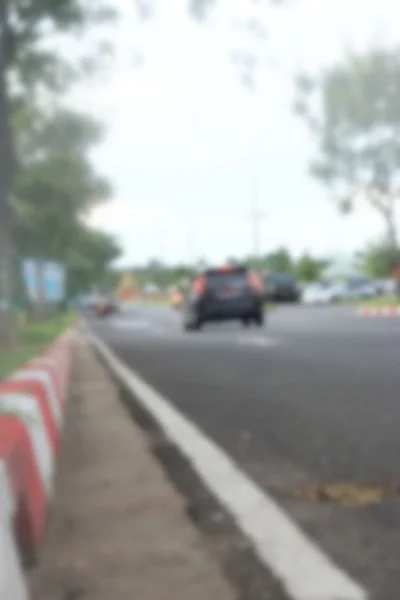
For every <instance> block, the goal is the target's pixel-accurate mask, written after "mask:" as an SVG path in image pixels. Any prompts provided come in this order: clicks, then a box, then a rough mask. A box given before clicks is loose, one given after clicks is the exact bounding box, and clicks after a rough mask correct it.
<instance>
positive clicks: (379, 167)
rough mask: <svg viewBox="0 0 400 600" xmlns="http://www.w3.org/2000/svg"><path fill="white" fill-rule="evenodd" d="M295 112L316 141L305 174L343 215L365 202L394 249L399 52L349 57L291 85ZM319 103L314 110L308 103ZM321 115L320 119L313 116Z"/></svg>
mask: <svg viewBox="0 0 400 600" xmlns="http://www.w3.org/2000/svg"><path fill="white" fill-rule="evenodd" d="M297 91H298V97H297V100H296V102H295V109H296V112H297V113H298V114H299V115H300V116H301V117H302V118H304V119H305V120H306V122H307V123H308V125H309V126H310V129H311V131H312V132H313V133H314V134H315V136H316V140H317V143H318V156H317V158H316V160H315V161H314V162H313V163H312V165H311V173H312V174H313V176H315V177H316V178H318V179H319V180H320V181H322V182H323V183H324V184H326V185H327V186H329V187H330V188H331V189H332V190H333V192H334V194H335V196H336V198H337V200H338V203H339V206H340V208H341V209H342V210H343V211H344V212H349V211H350V210H351V209H352V208H353V207H354V206H355V204H356V203H357V202H359V201H361V202H366V203H368V204H369V205H370V206H372V207H373V208H374V209H375V210H376V211H377V212H378V213H379V215H380V216H381V218H382V219H383V221H384V223H385V227H386V237H387V241H388V243H389V244H390V245H392V246H395V245H397V231H396V222H395V214H394V213H395V205H396V203H397V200H398V198H399V194H400V189H399V176H400V136H399V131H400V54H399V52H398V50H397V49H395V50H393V51H388V50H383V49H374V50H371V51H369V52H367V53H366V54H353V55H349V56H347V58H346V59H345V60H344V61H343V62H342V63H340V64H337V65H335V66H333V67H331V68H330V69H328V70H327V71H325V72H324V73H323V74H322V76H321V77H319V78H317V79H315V80H312V79H311V78H308V77H305V76H302V77H300V78H299V80H298V82H297ZM315 100H317V101H318V100H319V110H318V107H317V106H316V105H315V103H314V101H315ZM319 113H321V117H320V118H317V117H316V116H315V115H316V114H319Z"/></svg>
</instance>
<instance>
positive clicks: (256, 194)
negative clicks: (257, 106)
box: [250, 134, 265, 259]
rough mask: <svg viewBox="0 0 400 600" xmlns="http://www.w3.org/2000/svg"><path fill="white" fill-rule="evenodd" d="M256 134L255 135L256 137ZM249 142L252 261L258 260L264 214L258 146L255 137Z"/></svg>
mask: <svg viewBox="0 0 400 600" xmlns="http://www.w3.org/2000/svg"><path fill="white" fill-rule="evenodd" d="M256 135H257V134H255V136H256ZM255 136H254V139H253V138H252V140H251V149H250V161H251V164H250V169H251V187H250V193H251V213H250V219H251V223H252V241H253V256H254V259H258V258H260V250H261V248H260V221H261V220H262V219H263V218H264V217H265V213H263V212H261V211H260V206H259V205H260V185H259V173H258V151H257V150H258V145H257V141H256V137H255Z"/></svg>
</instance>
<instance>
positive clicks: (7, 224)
mask: <svg viewBox="0 0 400 600" xmlns="http://www.w3.org/2000/svg"><path fill="white" fill-rule="evenodd" d="M7 8H8V5H7V0H0V301H1V307H2V308H1V310H0V345H2V346H3V347H10V346H12V345H14V344H15V341H16V327H15V319H14V307H13V300H14V298H13V280H14V274H13V248H12V237H11V204H10V197H11V188H12V179H13V170H14V160H13V149H12V139H11V131H10V124H9V106H8V98H7V66H8V44H7V33H8V14H7Z"/></svg>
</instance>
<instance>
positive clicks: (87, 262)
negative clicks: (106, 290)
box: [65, 226, 121, 297]
mask: <svg viewBox="0 0 400 600" xmlns="http://www.w3.org/2000/svg"><path fill="white" fill-rule="evenodd" d="M120 254H121V249H120V247H119V245H118V243H117V241H116V240H115V239H114V237H113V236H110V235H108V234H106V233H103V232H101V231H97V230H94V229H91V228H88V227H84V226H81V227H79V228H78V229H77V231H76V232H75V236H74V241H73V244H70V245H69V247H68V250H67V253H66V257H65V260H66V265H67V270H68V295H69V297H73V296H75V295H76V294H77V293H79V292H85V291H87V290H88V289H89V288H90V287H91V286H92V285H105V287H110V286H111V287H112V288H113V287H114V285H113V283H114V282H112V281H110V279H109V275H110V267H111V264H112V263H113V262H114V260H116V259H117V258H118V257H119V256H120ZM115 283H116V281H115Z"/></svg>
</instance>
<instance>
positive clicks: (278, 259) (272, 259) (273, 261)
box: [263, 248, 295, 273]
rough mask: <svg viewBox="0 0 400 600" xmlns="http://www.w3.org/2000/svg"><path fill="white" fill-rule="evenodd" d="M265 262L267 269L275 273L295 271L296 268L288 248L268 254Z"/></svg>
mask: <svg viewBox="0 0 400 600" xmlns="http://www.w3.org/2000/svg"><path fill="white" fill-rule="evenodd" d="M263 263H264V268H265V269H267V270H268V271H272V272H274V273H293V272H294V270H295V265H294V260H293V258H292V256H291V255H290V252H289V251H288V250H287V249H286V248H278V250H276V251H275V252H272V253H271V254H268V255H267V256H266V257H265V259H264V261H263Z"/></svg>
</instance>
